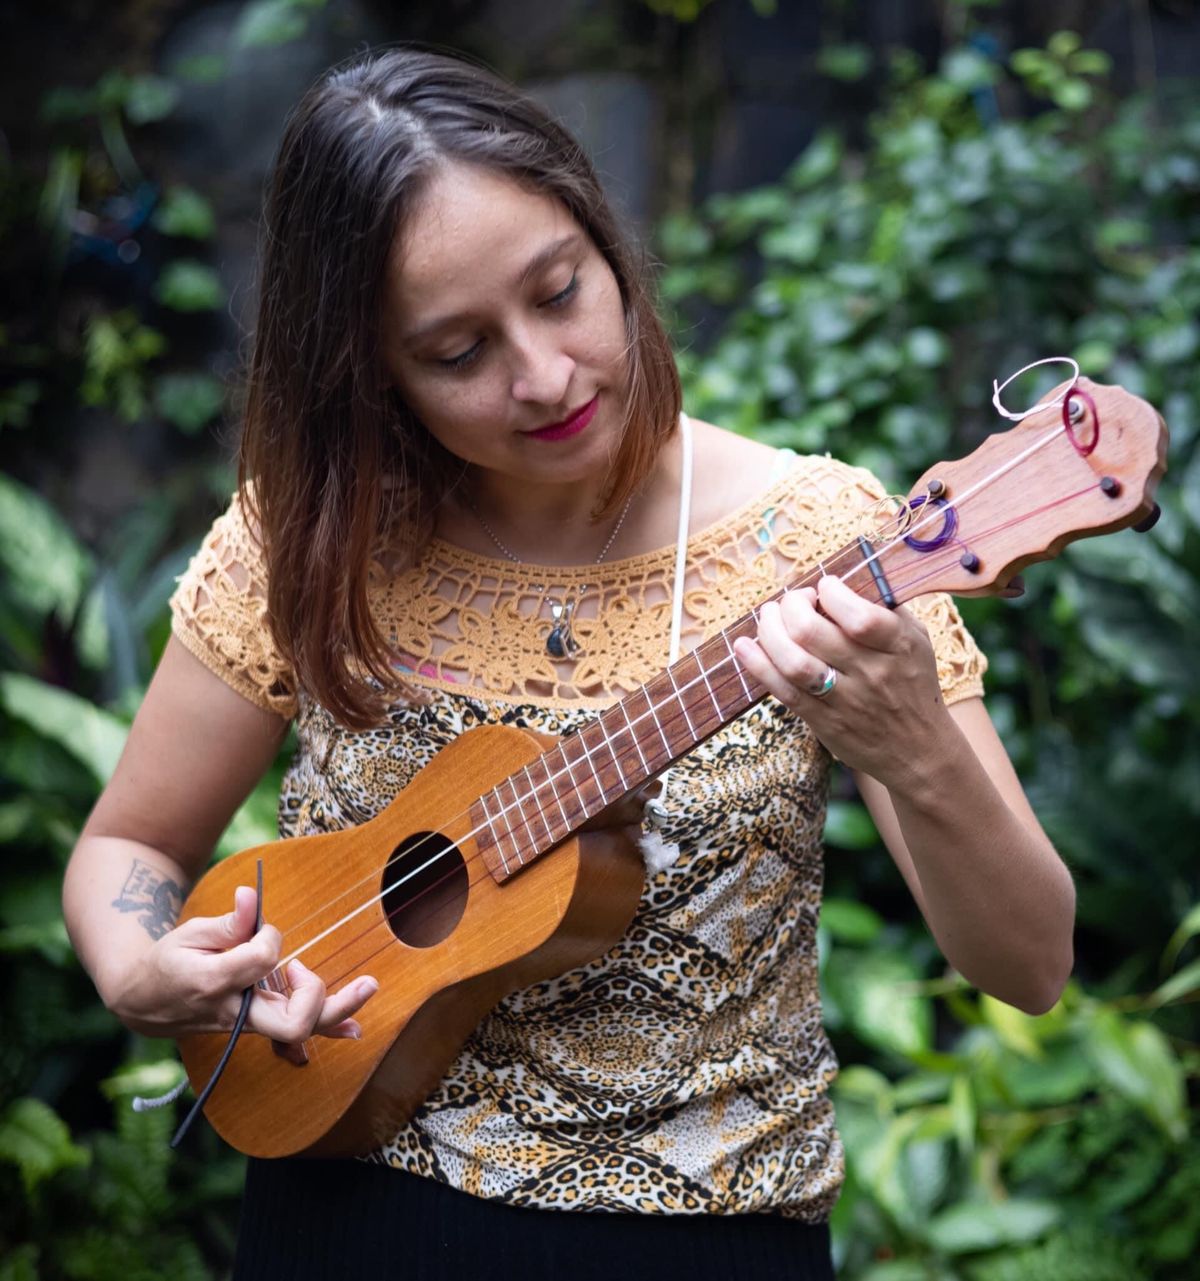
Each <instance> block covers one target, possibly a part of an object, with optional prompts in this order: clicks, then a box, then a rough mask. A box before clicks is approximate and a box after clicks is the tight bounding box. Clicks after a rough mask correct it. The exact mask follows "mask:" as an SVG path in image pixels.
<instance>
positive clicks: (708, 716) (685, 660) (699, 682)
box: [676, 645, 728, 738]
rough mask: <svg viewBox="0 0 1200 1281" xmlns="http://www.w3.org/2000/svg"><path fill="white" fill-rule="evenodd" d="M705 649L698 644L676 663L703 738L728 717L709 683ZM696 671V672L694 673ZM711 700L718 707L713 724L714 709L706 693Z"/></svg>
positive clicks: (714, 706)
mask: <svg viewBox="0 0 1200 1281" xmlns="http://www.w3.org/2000/svg"><path fill="white" fill-rule="evenodd" d="M704 655H705V649H704V646H703V645H698V646H697V647H696V648H695V649H693V650H690V651H689V652H688V653H686V654H685V655H684V656H683V657H682V658H681V659H680V660H679V662H678V663H677V664H676V667H677V669H678V671H679V675H680V677H681V678H682V679H683V697H685V698H687V699H688V700H690V702H691V710H692V712H693V713H694V715H695V719H696V721H697V723H698V724H699V726H700V735H699V737H701V738H707V737H708V735H709V734H712V733H713V732H714V731H715V730H717V729H720V727H721V726H722V725H723V724H724V723H725V721H726V720H727V719H728V718H727V717H726V715H725V709H724V708H723V707H722V706H721V700H720V699H719V698H717V696H716V693H715V692H714V690H713V687H712V685H711V684H710V683H709V679H708V673H707V672H706V671H705V667H704ZM693 672H694V674H693ZM706 693H707V694H708V699H709V700H711V702H712V706H713V708H715V709H716V713H717V719H716V723H715V724H712V723H711V722H712V719H713V715H712V711H711V710H710V708H709V705H708V700H706V699H705V697H704V696H705V694H706Z"/></svg>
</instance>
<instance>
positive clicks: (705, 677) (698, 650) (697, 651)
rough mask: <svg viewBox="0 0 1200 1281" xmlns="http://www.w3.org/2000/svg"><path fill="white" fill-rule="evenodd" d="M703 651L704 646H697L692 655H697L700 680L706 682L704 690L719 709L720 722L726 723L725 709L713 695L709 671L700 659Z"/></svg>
mask: <svg viewBox="0 0 1200 1281" xmlns="http://www.w3.org/2000/svg"><path fill="white" fill-rule="evenodd" d="M702 649H703V646H697V647H696V648H695V649H694V650H693V651H692V653H693V654H694V655H695V658H696V668H697V670H698V671H699V673H700V679H701V680H702V681H703V682H704V688H705V689H706V690H707V691H708V696H709V698H710V699H712V705H713V706H714V707H715V708H716V709H717V718H718V719H719V720H720V721H722V722H724V721H725V719H726V717H725V709H724V708H723V707H722V706H721V704H720V702H719V701H718V699H717V696H716V694H714V693H713V687H712V685H711V684H709V680H708V669H707V667H706V666H705V665H704V663H703V662H702V661H701V659H700V653H701V650H702Z"/></svg>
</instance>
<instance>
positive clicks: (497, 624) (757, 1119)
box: [171, 451, 986, 1223]
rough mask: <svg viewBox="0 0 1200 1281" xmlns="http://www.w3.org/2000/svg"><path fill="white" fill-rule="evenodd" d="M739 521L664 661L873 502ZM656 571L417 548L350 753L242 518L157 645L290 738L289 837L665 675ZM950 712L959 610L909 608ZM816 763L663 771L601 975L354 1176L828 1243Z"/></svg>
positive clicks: (573, 724)
mask: <svg viewBox="0 0 1200 1281" xmlns="http://www.w3.org/2000/svg"><path fill="white" fill-rule="evenodd" d="M779 463H780V466H779V467H778V468H777V473H778V474H777V475H776V477H775V479H774V482H773V483H772V484H771V485H770V487H769V488H768V489H767V491H766V492H765V493H764V494H763V495H762V496H761V497H759V498H758V499H756V500H754V501H753V502H750V503H748V504H746V505H745V506H744V507H742V508H740V509H739V510H737V511H735V512H733V513H731V514H730V515H729V516H727V517H726V518H725V519H724V520H722V521H720V522H718V523H717V524H716V525H713V526H710V527H709V528H707V529H704V530H701V531H699V532H698V533H696V534H694V535H693V536H692V537H691V538H690V539H689V543H688V577H687V580H686V583H685V597H684V606H685V609H684V632H683V649H684V650H685V651H686V650H687V649H688V648H691V647H692V646H694V645H696V644H698V643H699V642H700V641H701V640H703V639H705V638H706V637H707V636H709V635H711V634H713V633H714V632H715V631H717V630H718V629H720V628H722V627H724V626H726V625H728V624H729V623H731V622H733V621H734V620H735V619H736V618H738V617H740V616H741V615H742V614H744V613H746V612H747V611H748V610H749V609H751V608H752V607H753V606H754V605H756V604H758V603H759V602H760V601H762V600H763V599H765V598H766V597H767V596H769V595H770V594H771V593H772V592H773V591H775V590H776V587H777V585H778V581H779V579H780V576H781V575H784V574H786V575H789V576H790V575H792V574H795V573H796V572H798V571H799V570H800V569H802V568H804V567H806V566H808V565H810V564H812V563H814V562H815V561H816V559H817V558H818V557H822V556H825V555H828V554H829V553H830V552H831V551H833V550H834V549H836V548H838V547H840V546H842V545H843V544H845V543H846V542H849V541H850V540H851V538H853V537H854V536H855V534H856V533H857V532H858V531H859V529H860V527H861V525H862V523H863V511H864V507H865V506H868V505H870V504H871V503H872V502H873V501H874V500H875V499H878V498H879V497H880V496H881V495H882V494H883V490H882V488H881V486H880V485H879V483H878V481H876V480H875V479H874V477H872V476H871V475H870V474H869V473H868V472H865V471H862V470H860V469H857V468H852V467H849V466H847V465H845V464H842V463H838V462H836V461H834V460H832V459H829V458H825V457H807V458H796V457H795V456H794V455H790V454H788V453H787V451H783V452H781V454H780V457H779ZM674 550H675V549H674V548H673V547H665V548H662V549H661V550H659V551H655V552H651V553H648V554H646V555H642V556H637V557H631V558H628V559H625V560H620V561H614V562H612V563H606V564H604V565H603V566H601V567H597V566H595V565H592V566H586V567H580V568H562V567H554V568H549V567H545V568H540V567H537V566H518V565H514V564H512V563H510V562H507V561H502V560H497V559H492V558H489V557H485V556H481V555H477V554H475V553H472V552H467V551H464V550H462V549H460V548H457V547H454V546H452V545H450V544H448V543H445V542H442V541H439V540H436V539H435V540H433V541H432V542H431V543H430V545H429V546H428V547H427V549H426V551H425V553H424V556H423V558H422V560H421V561H420V563H419V564H418V565H416V566H415V567H414V568H412V569H410V570H408V571H406V572H403V573H400V574H398V575H389V574H388V573H386V572H385V571H384V570H383V568H382V565H376V566H375V567H374V570H375V572H374V575H373V585H372V589H371V590H372V607H373V611H374V615H375V618H376V620H377V622H378V623H379V624H380V626H381V627H382V628H383V630H384V633H385V634H386V635H388V636H390V637H391V639H392V641H393V643H394V647H395V650H396V652H397V654H398V656H400V658H401V659H402V662H401V663H400V666H402V667H403V668H404V669H405V671H406V674H407V680H408V682H409V688H410V689H411V693H412V696H411V697H408V698H405V699H404V700H402V701H399V702H397V703H396V704H395V705H394V706H393V707H392V708H391V710H390V713H389V715H388V717H387V721H386V723H385V724H382V725H381V726H380V727H379V728H376V729H373V730H370V731H366V732H358V731H351V730H347V729H345V728H343V727H342V726H340V725H339V724H338V723H336V722H335V721H334V720H333V718H332V717H331V716H330V714H329V713H328V712H326V711H325V710H324V709H323V708H322V707H321V706H319V705H318V704H316V703H315V702H313V701H312V699H310V698H308V697H307V696H306V695H305V693H304V691H303V690H301V689H298V688H297V687H296V682H295V680H294V679H293V677H292V674H291V672H290V671H289V669H288V667H287V664H286V663H285V662H284V661H283V660H282V659H281V657H280V655H279V654H278V653H277V652H276V650H275V649H274V647H273V645H272V643H271V640H270V636H269V632H268V629H267V625H266V612H265V609H266V607H265V587H264V581H263V579H264V575H263V566H262V560H261V554H260V552H259V549H258V545H257V543H256V542H255V540H254V537H253V535H252V533H251V531H250V529H249V528H248V526H247V521H246V518H245V514H244V512H243V510H242V506H241V504H240V503H239V502H238V501H237V500H236V499H235V500H234V502H233V503H232V505H231V506H230V508H229V510H228V511H227V512H226V513H225V514H224V515H223V516H221V517H220V518H219V519H218V520H217V521H216V523H215V524H214V526H213V528H212V530H211V531H210V533H209V535H208V537H207V538H206V539H205V541H204V544H203V545H202V547H201V548H200V550H199V552H198V553H197V555H196V556H195V558H194V559H193V561H192V563H191V565H190V567H189V569H188V570H187V572H186V573H185V574H184V575H183V577H182V578H181V580H180V582H179V586H178V589H177V590H176V592H175V594H174V596H173V597H172V602H171V603H172V610H173V631H174V634H175V635H176V636H177V637H178V638H179V640H180V641H181V642H182V643H183V644H184V645H185V646H186V647H187V648H188V649H189V650H190V651H191V652H192V653H193V654H195V655H196V656H197V657H198V658H199V659H200V660H201V661H202V662H204V663H205V664H207V665H208V666H209V667H210V668H211V669H212V670H213V671H214V672H216V673H217V674H218V675H219V676H220V677H222V679H224V680H225V681H227V682H228V683H229V684H230V685H231V686H232V687H233V688H234V689H236V690H238V691H239V692H240V693H242V694H243V695H244V696H245V697H246V698H248V699H250V700H251V701H252V702H254V703H256V704H258V705H259V706H261V707H264V708H268V709H270V710H272V711H275V712H278V713H280V714H281V715H283V716H286V717H294V718H295V721H296V729H297V734H298V748H297V751H296V754H295V757H294V759H293V760H292V762H291V765H290V767H289V769H288V770H287V773H286V776H285V778H284V782H283V788H282V794H281V797H280V806H279V829H280V833H281V835H283V836H299V835H305V834H309V833H315V832H324V831H330V830H334V829H338V828H343V827H346V826H348V825H351V824H357V823H362V822H365V821H366V820H368V819H370V818H372V817H373V816H374V815H375V814H377V813H378V812H379V810H380V809H382V808H383V807H384V806H385V805H386V804H387V803H388V802H389V801H391V800H392V799H393V798H394V797H395V796H396V794H397V793H398V792H399V791H400V789H401V788H403V787H404V786H405V785H406V784H407V783H408V782H409V781H410V780H411V779H412V778H413V777H414V775H415V774H416V773H417V771H418V770H420V768H421V767H422V766H423V765H424V764H425V763H426V762H427V761H429V760H430V759H431V758H432V757H433V756H434V755H435V754H436V753H437V752H438V750H439V749H440V748H442V747H443V746H445V744H446V743H448V742H449V741H450V740H451V739H453V738H454V737H455V736H456V735H458V734H460V733H462V731H463V730H465V729H468V728H470V727H472V726H475V725H481V724H487V723H495V722H503V723H508V724H513V725H519V726H523V727H528V728H532V729H536V730H539V731H542V732H544V733H549V734H565V733H567V732H569V731H571V730H573V729H575V728H577V727H578V726H579V725H581V724H582V723H583V722H584V721H585V720H586V719H587V718H588V717H589V716H591V715H593V714H594V713H595V712H596V711H597V710H598V709H601V708H603V707H605V706H607V705H608V704H609V703H611V702H612V701H614V700H615V699H616V698H617V697H618V696H620V695H622V694H624V693H627V692H629V691H630V690H631V689H633V688H636V686H638V685H640V684H642V683H644V682H645V681H647V680H649V679H650V678H651V677H652V676H654V675H655V674H656V673H657V672H659V671H660V670H661V669H662V668H663V667H665V666H666V661H667V636H668V631H669V616H670V606H671V586H672V584H671V575H672V571H673V563H674ZM564 599H578V602H579V605H578V610H577V621H576V623H575V628H574V630H575V635H576V637H577V638H578V640H579V642H580V644H581V645H582V648H583V655H582V656H581V657H580V658H579V660H578V661H575V662H560V661H556V660H554V659H552V658H550V657H549V656H548V654H547V653H546V647H545V641H546V637H547V635H548V633H549V631H550V628H551V625H552V623H551V616H550V608H549V607H550V603H551V602H552V601H554V600H560V601H561V600H564ZM909 608H910V609H911V610H912V612H913V613H914V614H916V615H917V616H918V617H919V618H920V619H921V620H922V621H923V622H924V624H925V626H926V627H927V628H928V630H929V633H930V635H931V638H932V640H933V645H934V650H935V653H936V656H937V664H938V674H939V679H940V683H941V688H942V694H943V697H944V699H945V701H946V702H947V703H951V702H954V701H957V700H959V699H963V698H969V697H973V696H977V695H979V694H980V693H981V692H982V675H983V672H984V670H985V668H986V661H985V659H984V657H983V655H982V654H981V653H980V652H979V650H978V648H977V647H976V645H975V643H974V641H973V640H972V639H971V637H970V635H969V634H968V633H967V631H966V630H965V629H964V627H963V624H962V621H961V619H960V617H959V615H958V612H957V611H956V609H955V607H954V605H953V603H952V602H951V600H950V599H949V598H948V597H946V596H942V595H931V596H925V597H921V598H920V599H918V600H916V601H914V602H912V604H911V605H910V606H909ZM830 764H831V761H830V756H829V754H828V752H827V751H826V750H825V749H824V748H823V747H822V746H821V744H820V743H819V742H818V741H817V740H816V739H815V737H814V736H813V734H812V733H811V732H810V730H809V728H808V726H807V725H806V724H805V723H804V722H803V721H801V720H800V719H799V718H797V717H796V716H794V715H792V714H790V713H788V712H787V711H786V710H785V709H784V708H783V707H782V705H781V704H779V703H778V702H776V701H775V700H774V699H773V698H767V699H766V700H765V701H763V702H761V703H759V704H758V705H757V706H756V707H754V708H753V709H751V710H750V711H749V712H747V713H746V714H745V715H743V716H742V717H741V718H739V719H738V720H736V721H734V722H732V723H731V724H729V725H727V726H726V727H725V728H724V729H723V730H721V731H719V732H718V733H717V734H715V735H714V736H713V737H712V738H710V739H709V740H707V741H706V742H705V743H703V744H701V745H700V746H699V747H698V748H696V749H695V750H693V751H692V752H691V754H690V755H688V756H687V757H685V758H684V759H683V760H682V761H681V762H679V764H678V765H676V767H675V768H674V769H673V771H672V776H671V784H670V794H669V796H668V798H667V808H668V811H669V817H668V820H667V823H666V827H665V829H664V830H663V832H662V837H663V839H664V840H665V841H666V842H669V843H671V844H677V845H678V847H679V851H680V852H679V856H678V858H677V859H676V861H675V862H674V863H673V864H672V865H671V866H669V867H667V868H665V869H663V870H661V871H659V872H657V873H656V874H653V875H650V876H648V878H647V882H646V885H645V889H644V892H643V895H642V899H641V903H640V906H639V908H638V911H637V914H636V916H635V918H634V920H633V923H632V924H631V926H630V927H629V929H628V931H627V932H626V934H625V936H624V937H623V938H622V939H621V941H620V942H619V943H618V944H617V945H616V946H615V947H614V948H613V949H612V950H611V951H609V952H608V953H606V954H605V955H604V956H603V957H601V958H600V959H599V960H597V961H595V962H593V963H591V964H589V965H585V966H582V967H581V968H578V969H575V970H572V971H570V972H568V973H566V974H564V975H562V976H561V977H560V978H557V979H554V980H552V981H548V982H543V983H538V984H536V985H535V986H532V987H529V988H525V989H523V990H521V991H517V992H515V993H513V994H512V995H511V996H509V997H507V998H506V999H505V1000H504V1001H502V1002H501V1004H500V1005H499V1006H498V1007H497V1008H496V1009H495V1010H494V1012H493V1013H492V1014H490V1015H489V1016H488V1017H487V1018H486V1019H485V1020H484V1021H483V1023H482V1024H481V1025H480V1026H479V1028H478V1029H477V1030H476V1032H475V1033H474V1034H473V1035H472V1036H471V1038H470V1039H469V1040H468V1042H467V1043H466V1045H465V1046H464V1047H463V1049H462V1051H461V1052H460V1054H459V1056H458V1058H457V1060H456V1061H455V1062H454V1064H453V1065H452V1067H451V1068H450V1070H449V1071H448V1073H447V1075H446V1077H445V1078H444V1080H443V1081H442V1083H441V1085H440V1086H439V1087H438V1088H437V1089H436V1091H435V1092H434V1093H433V1094H432V1095H431V1096H430V1097H429V1099H428V1100H427V1101H426V1103H425V1104H424V1105H423V1106H422V1107H421V1109H420V1110H419V1111H418V1113H417V1114H416V1115H415V1116H414V1118H413V1119H412V1121H411V1122H410V1123H409V1124H408V1125H407V1126H405V1128H404V1129H403V1130H401V1132H400V1133H399V1134H397V1135H396V1136H395V1137H394V1138H393V1139H392V1140H391V1141H390V1142H389V1143H387V1144H386V1145H385V1146H384V1147H382V1148H381V1149H380V1150H379V1151H378V1152H376V1153H374V1154H372V1156H371V1157H370V1158H369V1159H370V1160H373V1161H377V1162H380V1163H385V1164H388V1165H391V1166H395V1167H398V1168H400V1169H404V1170H408V1171H411V1172H413V1173H416V1174H422V1175H426V1176H429V1177H431V1178H435V1179H439V1180H442V1181H444V1182H447V1183H450V1184H452V1185H453V1186H455V1187H457V1188H461V1189H464V1190H466V1191H468V1192H472V1193H475V1194H476V1195H479V1196H483V1197H488V1198H493V1199H495V1200H498V1201H502V1202H507V1203H510V1204H513V1205H532V1206H541V1207H546V1208H555V1209H574V1210H591V1211H642V1212H647V1213H651V1214H734V1213H750V1212H761V1211H771V1212H775V1213H779V1214H783V1215H785V1216H789V1217H792V1218H795V1219H799V1220H802V1221H805V1222H810V1223H817V1222H822V1221H824V1220H826V1219H827V1218H828V1216H829V1213H830V1210H831V1209H832V1206H833V1204H834V1201H835V1199H836V1197H837V1193H838V1189H839V1187H840V1186H841V1183H842V1181H843V1175H844V1161H843V1151H842V1146H841V1143H840V1140H839V1138H838V1134H837V1131H836V1129H835V1126H834V1117H833V1110H832V1107H831V1104H830V1101H829V1096H828V1092H829V1086H830V1083H831V1081H832V1080H833V1078H834V1076H835V1075H836V1073H837V1062H836V1060H835V1057H834V1054H833V1051H832V1049H831V1047H830V1044H829V1042H828V1040H827V1039H826V1036H825V1033H824V1031H823V1029H822V1025H821V1003H820V994H819V991H818V983H817V943H816V934H817V920H818V913H819V910H820V902H821V889H822V858H823V851H822V830H823V826H824V820H825V806H826V794H827V790H828V782H829V772H830Z"/></svg>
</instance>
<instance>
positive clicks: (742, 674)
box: [721, 628, 753, 698]
mask: <svg viewBox="0 0 1200 1281" xmlns="http://www.w3.org/2000/svg"><path fill="white" fill-rule="evenodd" d="M721 639H722V640H723V641H724V642H725V648H726V649H727V650H728V651H729V661H730V662H731V663H732V664H733V670H734V671H735V672H737V674H738V679H739V680H740V681H741V682H742V690H743V692H744V693H745V695H746V697H747V698H751V697H753V696H752V695H751V693H750V686H749V685H747V684H746V669H745V668H744V667H743V666H742V665H741V663H740V662H738V656H737V655H736V654H735V653H734V652H733V645H732V643H731V642H730V640H729V632H728V631H727V630H726V629H725V628H722V629H721Z"/></svg>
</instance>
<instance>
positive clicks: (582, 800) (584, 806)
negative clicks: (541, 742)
mask: <svg viewBox="0 0 1200 1281" xmlns="http://www.w3.org/2000/svg"><path fill="white" fill-rule="evenodd" d="M578 738H579V735H578V734H577V733H576V734H572V735H571V736H570V737H569V738H567V739H566V740H565V741H564V742H563V743H562V744H561V745H560V748H559V750H560V751H561V752H562V758H563V760H564V761H565V762H566V765H567V777H568V778H569V779H570V780H571V786H572V787H573V788H574V789H575V795H576V796H578V797H579V810H580V813H581V815H582V816H583V818H584V819H585V820H586V819H587V818H589V817H590V814H589V812H588V801H587V797H586V796H584V794H583V787H582V785H581V784H580V783H579V780H578V779H576V777H575V770H574V768H573V767H574V765H575V762H574V761H573V760H572V759H571V758H570V756H569V755H568V754H567V746H568V744H569V743H571V742H572V741H575V740H577V739H578ZM586 750H587V748H586V747H585V748H584V751H585V752H586Z"/></svg>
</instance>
